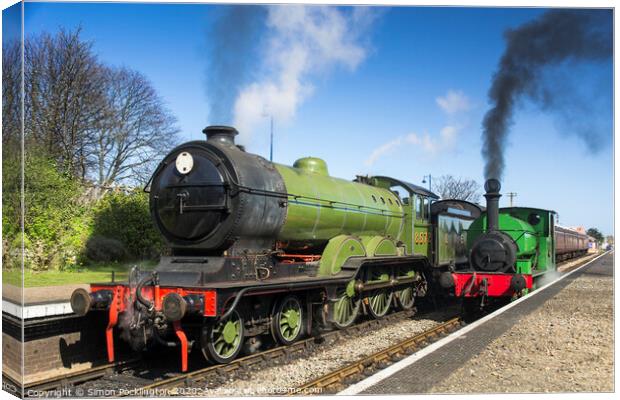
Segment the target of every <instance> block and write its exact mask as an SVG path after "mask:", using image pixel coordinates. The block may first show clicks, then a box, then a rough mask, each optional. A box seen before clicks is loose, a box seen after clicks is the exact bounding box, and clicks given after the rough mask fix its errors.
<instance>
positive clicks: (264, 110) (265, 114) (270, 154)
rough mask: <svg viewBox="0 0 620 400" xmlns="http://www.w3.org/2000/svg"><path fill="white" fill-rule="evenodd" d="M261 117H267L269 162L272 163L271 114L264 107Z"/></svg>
mask: <svg viewBox="0 0 620 400" xmlns="http://www.w3.org/2000/svg"><path fill="white" fill-rule="evenodd" d="M261 116H262V117H269V161H273V114H272V113H271V112H270V111H269V108H268V107H265V108H264V109H263V113H262V114H261Z"/></svg>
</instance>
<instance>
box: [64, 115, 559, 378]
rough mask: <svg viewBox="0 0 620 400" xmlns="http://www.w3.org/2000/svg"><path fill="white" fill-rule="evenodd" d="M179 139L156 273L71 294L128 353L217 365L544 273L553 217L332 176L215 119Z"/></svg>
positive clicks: (166, 181)
mask: <svg viewBox="0 0 620 400" xmlns="http://www.w3.org/2000/svg"><path fill="white" fill-rule="evenodd" d="M204 133H205V134H206V135H207V140H205V141H193V142H188V143H185V144H182V145H180V146H178V147H177V148H175V149H174V150H172V151H171V152H170V154H168V156H166V157H165V159H164V160H163V161H162V162H161V163H160V164H159V166H158V168H157V169H156V171H155V172H154V174H153V177H152V180H151V182H150V207H151V215H152V218H153V221H154V223H155V225H156V227H157V228H158V229H159V230H160V232H161V233H162V235H163V236H164V238H165V239H166V241H167V243H168V244H169V246H170V255H169V256H166V257H162V259H161V261H160V263H159V265H158V266H157V267H156V268H155V270H154V271H138V270H134V271H132V273H131V274H130V278H129V281H128V282H126V283H101V284H92V285H91V290H90V292H88V291H85V290H77V291H76V292H74V293H73V295H72V298H71V305H72V308H73V310H74V312H75V313H76V314H78V315H85V314H86V313H88V312H91V311H92V312H104V313H107V314H108V321H109V323H108V326H107V329H106V338H107V350H108V358H109V359H110V361H113V360H114V357H115V351H114V339H115V337H116V336H117V331H118V330H121V331H122V337H123V338H124V339H125V340H127V341H129V343H130V344H131V346H132V347H133V348H134V349H136V350H140V349H144V348H146V347H147V346H151V345H157V344H161V345H166V346H178V347H179V348H180V350H181V368H182V369H183V370H185V369H187V353H188V351H189V350H190V349H191V348H197V349H200V350H201V351H202V352H203V354H204V355H205V357H206V358H207V359H209V360H211V361H213V362H216V363H226V362H230V361H231V360H233V359H235V358H236V357H237V356H238V355H239V354H240V353H241V352H242V351H243V352H252V351H256V350H258V349H260V348H261V346H262V344H263V343H264V342H265V341H267V340H271V339H273V340H275V341H276V342H278V343H280V344H282V345H287V344H290V343H293V342H295V341H296V340H298V339H300V338H301V337H303V336H304V335H309V334H311V333H312V332H313V331H315V330H316V329H324V328H345V327H348V326H349V325H351V324H353V323H354V322H355V320H356V319H357V318H358V317H359V316H360V315H362V314H365V315H368V316H369V317H371V318H381V317H383V316H385V315H386V314H387V313H388V312H389V311H390V309H393V308H398V309H404V310H407V309H412V308H413V307H414V305H415V303H416V299H418V298H420V297H423V296H426V295H427V294H428V293H429V291H433V292H434V294H439V293H443V294H447V293H449V294H451V295H456V296H463V297H480V296H482V297H486V296H488V297H493V296H503V297H506V296H507V297H510V296H518V295H520V294H522V293H525V292H526V291H527V290H528V289H530V288H531V287H532V279H533V278H532V277H533V276H535V275H536V274H537V273H542V272H544V271H546V270H550V269H553V268H554V266H555V253H554V242H553V232H554V229H553V212H551V211H544V210H535V209H520V208H513V209H502V210H498V207H497V199H498V198H499V190H500V187H499V182H497V181H489V182H487V187H486V189H487V194H486V197H487V201H488V208H487V210H486V211H485V210H483V209H482V208H481V207H480V206H478V205H476V204H472V203H469V202H466V201H460V200H449V199H448V200H439V198H438V196H437V195H435V194H433V193H432V192H430V191H428V190H426V189H424V188H422V187H420V186H417V185H414V184H411V183H407V182H404V181H401V180H398V179H395V178H391V177H385V176H374V177H361V176H358V177H357V178H356V179H355V180H354V181H352V182H351V181H346V180H342V179H338V178H333V177H330V176H329V174H328V169H327V165H326V163H325V162H324V161H323V160H320V159H318V158H310V157H309V158H302V159H300V160H297V161H296V162H295V163H294V165H293V166H292V167H291V166H285V165H280V164H276V163H271V162H269V161H267V160H265V159H264V158H262V157H260V156H258V155H254V154H250V153H247V152H245V151H244V149H243V148H242V147H241V146H238V145H236V144H235V142H234V137H235V135H236V134H237V131H236V130H235V129H234V128H230V127H223V126H212V127H208V128H206V129H205V130H204Z"/></svg>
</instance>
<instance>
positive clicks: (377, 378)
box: [337, 252, 609, 396]
mask: <svg viewBox="0 0 620 400" xmlns="http://www.w3.org/2000/svg"><path fill="white" fill-rule="evenodd" d="M608 253H609V252H605V253H603V254H601V255H600V256H598V257H596V258H594V259H592V260H590V261H588V262H587V263H585V264H583V265H582V266H581V267H579V268H576V269H574V270H572V271H571V272H569V273H567V274H565V275H562V276H561V277H559V278H558V279H556V280H554V281H553V282H550V283H548V284H546V285H544V286H541V287H540V288H538V289H537V290H535V291H534V292H532V293H530V294H529V295H527V296H523V297H521V298H520V299H517V300H515V301H513V302H512V303H510V304H508V305H507V306H504V307H502V308H500V309H499V310H495V311H494V312H492V313H491V314H489V315H486V316H485V317H483V318H480V319H479V320H477V321H475V322H473V323H471V324H470V325H467V326H465V327H463V328H461V329H459V330H458V331H456V332H454V333H453V334H451V335H448V336H446V337H445V338H443V339H441V340H439V341H437V342H435V343H433V344H431V345H429V346H427V347H425V348H423V349H422V350H420V351H418V352H417V353H414V354H412V355H410V356H409V357H407V358H404V359H402V360H400V361H398V362H397V363H395V364H392V365H391V366H389V367H388V368H386V369H384V370H381V371H379V372H377V373H376V374H374V375H372V376H369V377H368V378H366V379H364V380H362V381H360V382H358V383H356V384H354V385H351V386H349V387H348V388H346V389H345V390H343V391H342V392H340V393H338V394H337V395H338V396H351V395H355V394H359V393H361V392H363V391H364V390H366V389H368V388H370V387H372V386H374V385H376V384H377V383H379V382H381V381H382V380H384V379H385V378H388V377H390V376H392V375H394V374H395V373H396V372H398V371H400V370H402V369H404V368H407V367H408V366H410V365H412V364H413V363H415V362H416V361H418V360H420V359H422V358H423V357H425V356H427V355H428V354H430V353H432V352H434V351H435V350H437V349H439V348H441V347H443V346H445V345H447V344H448V343H450V342H452V341H454V340H456V339H458V338H459V337H461V336H463V335H465V334H466V333H468V332H470V331H472V330H473V329H475V328H477V327H478V326H480V325H482V324H484V323H485V322H487V321H489V320H491V319H493V318H495V317H497V316H498V315H500V314H502V313H504V312H506V311H508V310H510V309H511V308H513V307H515V306H516V305H517V304H519V303H521V302H522V301H526V300H528V299H531V298H532V297H534V296H536V295H537V294H538V293H541V292H543V291H544V290H545V289H546V288H548V287H549V286H552V285H555V284H556V283H558V282H560V281H561V280H562V279H564V278H567V277H569V276H570V275H572V274H574V273H575V272H577V271H579V270H581V269H582V268H585V267H586V266H588V265H590V264H591V263H593V262H594V261H596V260H598V259H599V258H601V257H603V256H604V255H606V254H608Z"/></svg>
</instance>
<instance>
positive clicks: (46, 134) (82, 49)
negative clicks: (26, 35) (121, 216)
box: [24, 29, 105, 179]
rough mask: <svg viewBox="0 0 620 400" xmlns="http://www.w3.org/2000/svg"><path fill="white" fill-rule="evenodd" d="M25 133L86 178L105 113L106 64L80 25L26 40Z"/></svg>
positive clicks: (28, 138) (71, 169)
mask: <svg viewBox="0 0 620 400" xmlns="http://www.w3.org/2000/svg"><path fill="white" fill-rule="evenodd" d="M24 64H25V65H24V67H25V68H24V73H25V80H24V85H25V118H26V124H25V134H26V140H27V142H28V145H29V146H36V147H40V148H41V149H42V150H43V151H45V152H46V153H47V154H48V155H50V156H52V157H54V158H56V159H57V161H59V163H60V164H61V165H64V166H65V167H66V168H67V169H68V170H69V171H71V172H72V173H74V174H75V175H76V176H78V177H80V178H81V179H85V178H86V175H87V174H88V170H89V168H90V165H89V163H88V160H89V157H88V153H87V149H88V148H89V146H90V144H91V143H92V140H93V138H92V135H93V133H94V129H95V127H96V126H97V124H98V123H99V122H100V121H101V119H102V118H103V117H104V114H103V110H104V107H105V97H104V89H105V85H104V83H105V81H104V78H105V76H104V74H103V68H102V66H101V64H100V63H99V61H98V60H97V58H96V57H95V56H94V54H93V52H92V45H91V44H90V43H88V42H85V41H83V40H81V38H80V30H79V29H78V30H76V31H74V32H66V31H64V30H60V31H59V33H58V34H56V35H54V36H52V35H50V34H47V33H44V34H42V35H40V36H35V37H33V38H30V39H29V40H27V41H26V42H25V44H24Z"/></svg>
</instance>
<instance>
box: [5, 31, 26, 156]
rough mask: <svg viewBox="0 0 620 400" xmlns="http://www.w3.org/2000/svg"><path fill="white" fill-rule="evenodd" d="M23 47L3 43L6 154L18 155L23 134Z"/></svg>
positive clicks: (15, 42) (17, 43)
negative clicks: (17, 151) (17, 150)
mask: <svg viewBox="0 0 620 400" xmlns="http://www.w3.org/2000/svg"><path fill="white" fill-rule="evenodd" d="M21 71H22V69H21V47H20V46H19V42H17V41H14V42H7V43H4V44H3V45H2V148H3V149H4V150H6V152H4V156H5V157H6V156H7V155H12V156H17V153H16V151H15V150H16V149H17V148H18V147H19V143H20V136H21V95H20V93H21Z"/></svg>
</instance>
